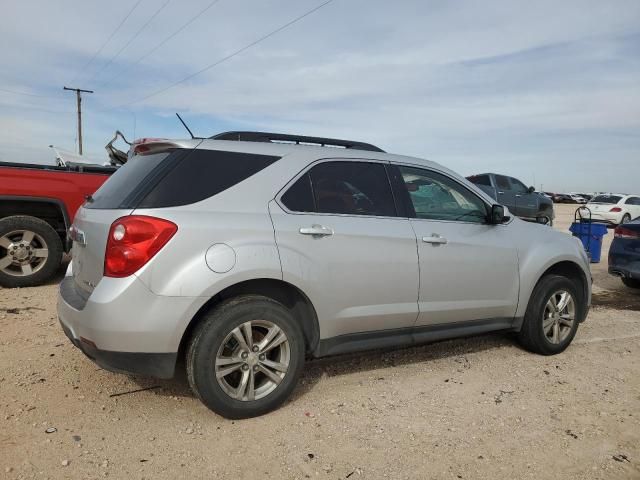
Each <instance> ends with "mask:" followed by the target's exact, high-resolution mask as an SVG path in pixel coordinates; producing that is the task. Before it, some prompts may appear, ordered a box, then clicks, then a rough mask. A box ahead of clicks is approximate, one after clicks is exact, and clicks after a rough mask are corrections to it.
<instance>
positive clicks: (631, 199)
mask: <svg viewBox="0 0 640 480" xmlns="http://www.w3.org/2000/svg"><path fill="white" fill-rule="evenodd" d="M625 204H626V205H640V198H639V197H629V198H628V199H627V201H626V202H625Z"/></svg>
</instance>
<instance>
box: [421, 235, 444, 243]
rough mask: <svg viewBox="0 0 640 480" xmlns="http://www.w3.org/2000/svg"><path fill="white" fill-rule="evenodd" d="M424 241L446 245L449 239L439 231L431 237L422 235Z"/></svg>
mask: <svg viewBox="0 0 640 480" xmlns="http://www.w3.org/2000/svg"><path fill="white" fill-rule="evenodd" d="M422 241H423V242H424V243H430V244H432V245H444V244H445V243H447V239H446V238H444V237H441V236H440V235H438V234H437V233H433V234H431V236H430V237H422Z"/></svg>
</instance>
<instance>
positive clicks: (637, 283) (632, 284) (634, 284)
mask: <svg viewBox="0 0 640 480" xmlns="http://www.w3.org/2000/svg"><path fill="white" fill-rule="evenodd" d="M622 283H624V284H625V285H626V286H627V287H629V288H635V289H640V280H638V279H635V278H623V279H622Z"/></svg>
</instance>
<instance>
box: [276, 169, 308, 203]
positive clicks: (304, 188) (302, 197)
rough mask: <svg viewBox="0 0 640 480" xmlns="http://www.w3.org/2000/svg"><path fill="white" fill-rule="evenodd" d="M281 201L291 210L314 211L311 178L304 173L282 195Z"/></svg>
mask: <svg viewBox="0 0 640 480" xmlns="http://www.w3.org/2000/svg"><path fill="white" fill-rule="evenodd" d="M281 201H282V203H283V204H284V206H285V207H287V208H288V209H289V210H291V211H292V212H315V211H316V209H315V204H314V200H313V191H312V190H311V178H309V173H308V172H307V173H305V174H304V175H303V176H301V177H300V178H299V179H298V180H296V182H295V183H294V184H293V185H291V187H289V189H288V190H287V191H286V192H285V193H284V195H282V197H281Z"/></svg>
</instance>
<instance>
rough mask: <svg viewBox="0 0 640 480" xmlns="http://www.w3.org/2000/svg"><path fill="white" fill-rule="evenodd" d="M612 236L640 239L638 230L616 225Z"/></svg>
mask: <svg viewBox="0 0 640 480" xmlns="http://www.w3.org/2000/svg"><path fill="white" fill-rule="evenodd" d="M613 236H614V237H615V238H632V239H636V240H637V239H640V231H635V230H631V229H630V228H626V227H622V226H620V227H616V229H615V230H614V232H613Z"/></svg>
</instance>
